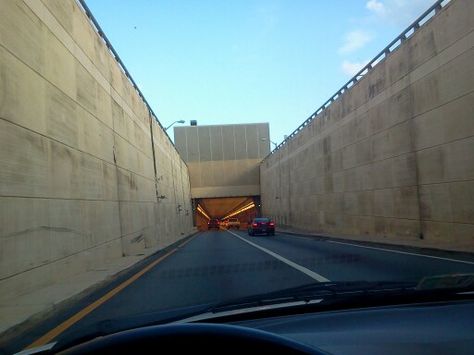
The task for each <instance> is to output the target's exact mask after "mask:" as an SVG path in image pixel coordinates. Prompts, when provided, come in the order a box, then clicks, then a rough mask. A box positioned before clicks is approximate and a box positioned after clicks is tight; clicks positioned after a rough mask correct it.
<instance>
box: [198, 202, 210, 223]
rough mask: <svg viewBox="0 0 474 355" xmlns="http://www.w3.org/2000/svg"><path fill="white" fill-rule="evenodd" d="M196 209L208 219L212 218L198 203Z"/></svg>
mask: <svg viewBox="0 0 474 355" xmlns="http://www.w3.org/2000/svg"><path fill="white" fill-rule="evenodd" d="M196 209H197V210H198V212H199V213H201V214H202V215H203V216H204V217H206V218H207V220H210V219H211V217H209V215H208V214H207V213H206V211H204V209H203V208H202V207H201V205H199V204H198V205H197V207H196Z"/></svg>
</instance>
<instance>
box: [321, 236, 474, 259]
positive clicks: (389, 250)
mask: <svg viewBox="0 0 474 355" xmlns="http://www.w3.org/2000/svg"><path fill="white" fill-rule="evenodd" d="M327 242H328V243H335V244H343V245H350V246H352V247H357V248H364V249H374V250H381V251H388V252H391V253H398V254H405V255H412V256H421V257H424V258H431V259H439V260H446V261H452V262H455V263H463V264H469V265H474V262H472V261H465V260H457V259H450V258H443V257H440V256H432V255H424V254H417V253H409V252H406V251H400V250H392V249H384V248H377V247H369V246H365V245H358V244H352V243H345V242H337V241H335V240H327Z"/></svg>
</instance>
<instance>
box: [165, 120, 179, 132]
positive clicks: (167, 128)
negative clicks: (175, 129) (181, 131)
mask: <svg viewBox="0 0 474 355" xmlns="http://www.w3.org/2000/svg"><path fill="white" fill-rule="evenodd" d="M175 123H184V120H179V121H174V122H173V123H172V124H170V125H169V126H168V127H166V128H165V131H167V130H168V128H170V127H171V126H173V125H174V124H175Z"/></svg>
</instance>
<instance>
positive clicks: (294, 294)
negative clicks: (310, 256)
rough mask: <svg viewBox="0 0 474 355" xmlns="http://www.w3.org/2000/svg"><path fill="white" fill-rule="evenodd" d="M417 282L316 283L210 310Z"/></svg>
mask: <svg viewBox="0 0 474 355" xmlns="http://www.w3.org/2000/svg"><path fill="white" fill-rule="evenodd" d="M416 285H417V283H416V282H385V281H384V282H369V281H354V282H316V283H311V284H306V285H302V286H297V287H292V288H288V289H284V290H279V291H275V292H269V293H264V294H259V295H254V296H249V297H243V298H238V299H235V300H231V301H227V302H222V303H218V304H216V305H214V306H213V307H212V308H210V309H209V311H211V312H223V311H228V310H233V309H239V308H246V307H258V306H268V305H272V304H278V303H287V302H295V301H304V302H310V301H312V300H315V299H321V300H324V299H328V298H332V297H336V296H339V297H340V296H354V295H361V294H366V293H369V292H370V293H376V292H389V291H401V290H408V289H415V287H416Z"/></svg>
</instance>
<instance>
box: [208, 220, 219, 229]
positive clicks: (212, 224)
mask: <svg viewBox="0 0 474 355" xmlns="http://www.w3.org/2000/svg"><path fill="white" fill-rule="evenodd" d="M220 224H221V222H219V220H218V219H216V218H213V219H210V220H209V222H207V229H212V228H216V229H219V226H220Z"/></svg>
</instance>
